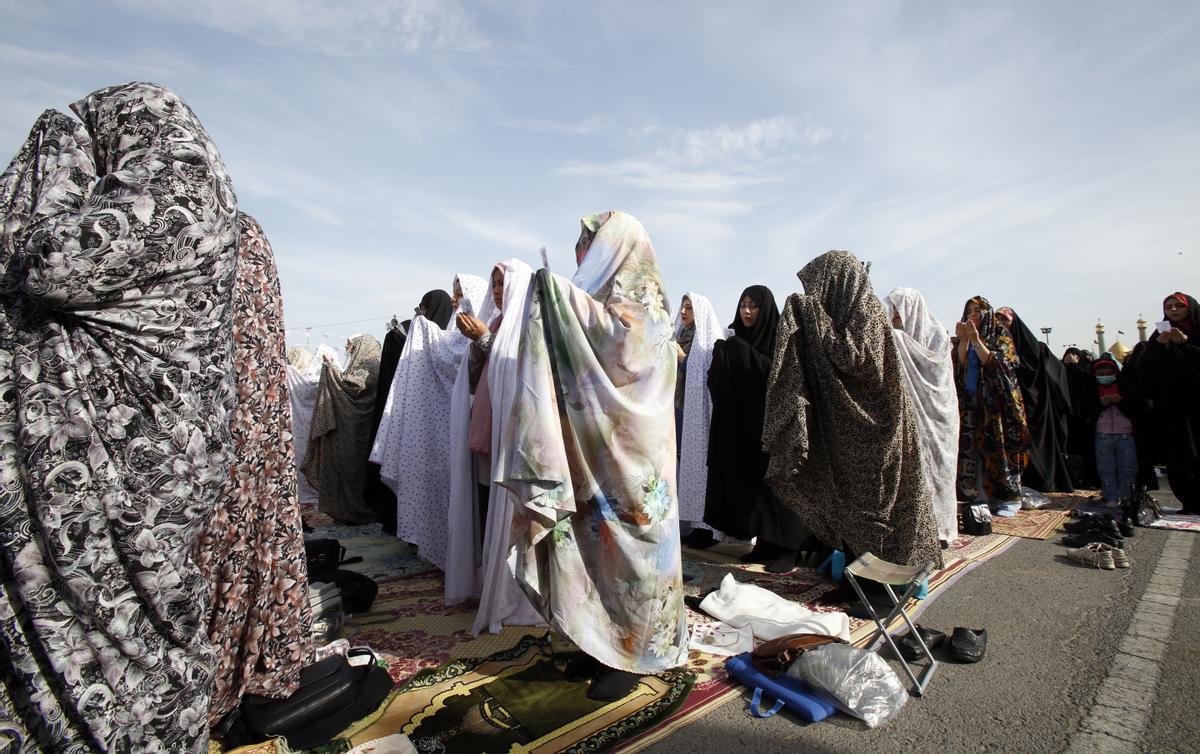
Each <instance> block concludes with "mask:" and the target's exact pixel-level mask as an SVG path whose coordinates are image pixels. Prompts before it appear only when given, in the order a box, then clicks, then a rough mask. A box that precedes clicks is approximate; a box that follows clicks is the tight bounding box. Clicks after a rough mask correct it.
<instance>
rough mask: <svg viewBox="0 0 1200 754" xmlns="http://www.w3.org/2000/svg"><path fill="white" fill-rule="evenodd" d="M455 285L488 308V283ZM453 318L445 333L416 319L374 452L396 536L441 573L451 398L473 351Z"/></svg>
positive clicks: (463, 278) (474, 279)
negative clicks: (391, 497) (390, 495)
mask: <svg viewBox="0 0 1200 754" xmlns="http://www.w3.org/2000/svg"><path fill="white" fill-rule="evenodd" d="M455 279H456V280H458V283H459V286H460V287H461V288H462V290H463V295H464V298H469V299H470V300H471V303H472V305H474V306H477V307H480V308H482V306H483V297H484V294H485V293H486V291H487V283H486V282H484V280H483V278H481V277H478V276H476V275H464V274H460V275H457V276H456V277H455ZM476 311H479V309H476ZM454 320H455V317H453V316H452V317H451V318H450V322H449V324H448V325H447V327H446V329H444V330H443V329H440V328H439V327H438V326H437V324H436V323H434V322H431V321H429V320H428V319H426V318H425V317H423V316H421V315H417V316H416V317H415V318H413V321H412V324H411V325H410V326H409V333H408V341H407V343H406V344H405V346H404V353H403V354H401V356H400V361H399V362H397V364H396V374H395V376H394V377H393V378H392V385H391V388H390V390H389V391H388V397H387V403H386V404H385V405H384V410H383V416H382V418H381V419H380V422H379V432H378V433H377V434H376V435H375V444H374V446H373V447H372V448H371V462H372V463H377V464H379V471H380V477H381V478H382V479H383V482H384V484H386V485H387V486H388V487H389V488H391V490H392V492H394V493H396V521H397V524H396V534H397V536H399V537H400V538H401V539H403V540H404V541H405V542H410V543H412V544H414V545H416V546H417V553H418V554H419V555H420V556H421V558H422V559H424V560H425V561H426V562H428V563H432V564H433V565H435V566H437V567H438V568H441V569H442V570H443V571H444V570H445V569H446V548H447V541H448V532H447V528H446V527H447V515H446V507H447V505H448V503H449V501H450V425H451V409H452V403H453V402H452V395H453V390H454V383H455V380H456V379H457V378H458V372H459V367H460V366H461V365H462V363H463V361H464V360H465V357H466V353H467V348H468V346H469V345H470V341H469V340H467V339H466V338H465V337H464V336H463V335H462V333H460V332H459V331H458V328H457V327H456V326H455V324H454Z"/></svg>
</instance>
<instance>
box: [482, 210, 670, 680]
mask: <svg viewBox="0 0 1200 754" xmlns="http://www.w3.org/2000/svg"><path fill="white" fill-rule="evenodd" d="M582 224H583V230H582V232H581V234H580V238H579V242H578V244H577V245H576V248H575V258H576V261H577V262H578V263H579V269H578V270H577V271H576V273H575V276H574V278H572V280H570V281H568V280H566V279H564V278H561V277H558V276H556V275H552V274H551V273H550V272H549V271H548V270H544V269H543V270H541V271H539V272H538V274H537V278H536V283H535V290H534V293H533V294H532V301H531V303H530V312H529V317H528V319H527V320H526V321H525V323H524V331H523V336H522V340H521V345H520V360H519V363H520V374H519V376H518V382H517V384H518V385H519V386H520V387H519V389H518V391H517V393H516V398H515V401H514V404H513V422H514V424H513V428H512V430H513V433H512V442H511V445H509V446H508V451H507V452H508V453H509V456H508V457H507V458H501V459H498V461H499V462H502V463H503V464H504V466H503V467H502V468H504V475H503V477H502V478H503V484H504V485H505V486H506V487H508V488H509V489H510V490H512V491H513V494H514V496H515V501H514V510H515V514H514V516H513V529H512V531H513V543H514V547H515V553H514V560H513V561H512V562H513V564H514V568H515V571H516V577H517V580H518V582H519V583H520V584H521V586H522V588H523V589H524V590H525V593H526V594H527V595H528V596H529V598H530V600H532V601H533V603H534V604H535V605H536V606H537V608H538V609H539V611H540V612H541V614H542V615H543V616H544V617H545V619H546V621H547V622H548V623H549V624H550V625H551V626H552V627H554V628H555V629H556V630H557V631H559V632H561V633H562V634H564V635H566V636H567V637H569V638H570V639H571V640H572V641H574V642H575V644H576V645H577V646H578V647H579V648H580V649H581V650H582V651H583V652H584V653H585V654H584V655H581V656H580V657H579V658H577V662H576V663H574V668H573V669H572V672H580V673H582V672H583V669H584V667H586V663H587V661H588V658H590V660H591V661H593V662H594V663H596V666H595V667H594V669H593V670H592V672H595V673H597V674H598V675H597V676H596V678H595V680H594V681H593V683H592V686H591V689H590V690H589V692H588V695H589V696H590V697H591V698H593V699H602V700H608V701H612V700H615V699H619V698H622V697H624V696H626V695H627V694H628V693H629V692H630V691H631V690H632V689H633V687H634V686H635V685H636V684H637V681H638V677H639V675H641V674H647V673H657V672H659V671H662V670H666V669H668V668H673V667H677V666H679V665H680V664H682V663H684V662H686V661H687V618H686V613H685V611H684V607H683V589H682V587H683V585H682V562H681V560H680V545H679V520H678V517H677V516H678V511H677V507H676V496H675V433H674V432H673V431H672V413H673V405H672V396H673V394H674V391H675V371H676V362H677V359H676V351H675V344H674V343H673V342H672V340H671V319H670V316H669V315H668V314H667V299H666V293H665V291H664V290H663V283H662V278H661V277H660V275H659V272H658V260H657V259H656V258H655V255H654V248H653V247H652V246H651V244H650V238H649V236H648V235H647V234H646V231H645V229H644V228H643V227H642V224H641V223H639V222H638V221H637V220H636V219H634V218H633V217H630V216H629V215H627V214H625V213H623V212H605V213H602V214H599V215H593V216H591V217H588V218H585V219H584V220H583V223H582Z"/></svg>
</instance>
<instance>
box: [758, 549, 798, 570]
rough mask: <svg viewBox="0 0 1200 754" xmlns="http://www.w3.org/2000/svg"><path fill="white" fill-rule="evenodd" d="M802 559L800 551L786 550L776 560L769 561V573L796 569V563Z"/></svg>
mask: <svg viewBox="0 0 1200 754" xmlns="http://www.w3.org/2000/svg"><path fill="white" fill-rule="evenodd" d="M799 560H800V553H798V552H785V553H783V554H782V555H780V556H779V557H778V558H776V559H775V560H772V561H771V562H770V563H767V568H766V570H767V573H790V572H791V571H794V570H796V563H797V562H798V561H799Z"/></svg>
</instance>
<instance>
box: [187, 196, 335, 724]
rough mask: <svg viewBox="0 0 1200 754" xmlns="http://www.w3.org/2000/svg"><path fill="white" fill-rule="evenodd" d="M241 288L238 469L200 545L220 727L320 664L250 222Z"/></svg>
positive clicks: (278, 337)
mask: <svg viewBox="0 0 1200 754" xmlns="http://www.w3.org/2000/svg"><path fill="white" fill-rule="evenodd" d="M239 220H240V226H241V241H240V243H239V244H238V267H237V276H236V277H235V278H234V288H233V311H234V314H233V344H234V354H233V367H234V376H235V379H236V381H237V403H236V405H235V406H234V409H233V415H232V419H231V421H230V428H229V429H230V434H231V436H232V440H233V454H234V465H233V468H232V469H231V471H230V474H229V479H228V480H227V481H226V482H225V488H224V490H222V492H221V497H220V499H219V500H218V501H217V506H216V509H215V510H214V511H213V515H212V517H211V518H209V520H208V526H207V527H205V530H204V534H203V535H202V536H201V537H200V544H199V548H198V552H197V557H196V563H197V565H199V567H200V570H201V572H202V573H204V575H205V578H206V579H207V581H208V583H209V587H210V589H212V592H213V605H212V612H211V615H210V618H209V622H208V635H209V638H210V639H211V640H212V644H213V646H214V648H215V649H216V653H217V656H216V668H215V672H214V685H213V696H212V702H211V704H210V706H209V718H210V722H212V723H214V724H215V723H216V722H217V721H218V720H220V719H221V718H222V717H223V716H224V715H225V714H226V713H228V712H229V711H230V710H232V709H233V708H234V707H236V706H237V704H238V702H239V701H240V700H241V698H242V695H243V694H258V695H260V696H272V697H284V696H287V695H289V694H291V693H292V692H293V691H295V690H296V686H297V683H298V682H299V678H300V670H301V669H302V668H303V667H304V666H305V665H307V664H308V663H309V661H310V660H311V657H312V636H311V633H312V632H311V628H312V612H311V609H310V607H309V603H308V570H307V562H306V560H305V555H304V532H303V528H302V525H301V522H300V506H299V504H298V502H297V500H296V466H295V459H294V458H293V456H292V418H291V411H290V407H289V405H288V390H287V361H286V359H285V355H284V348H285V343H284V332H283V299H282V297H281V296H280V292H279V276H278V274H277V273H276V269H275V256H274V254H273V253H272V251H271V244H270V243H269V242H268V241H267V238H266V236H265V235H263V231H262V228H261V227H260V226H259V224H258V222H257V221H255V220H254V218H252V217H250V216H248V215H245V214H243V215H240V217H239Z"/></svg>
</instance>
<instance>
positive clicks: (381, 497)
mask: <svg viewBox="0 0 1200 754" xmlns="http://www.w3.org/2000/svg"><path fill="white" fill-rule="evenodd" d="M393 322H395V320H393ZM411 322H412V320H407V321H405V322H404V323H403V324H402V325H400V326H399V327H395V326H393V327H391V328H390V329H389V330H388V333H387V335H385V336H383V351H382V352H381V353H380V356H379V382H378V383H377V384H376V386H375V387H376V390H375V415H374V417H372V419H371V444H372V445H374V444H375V435H376V434H377V433H378V432H379V422H380V421H381V420H382V419H383V410H384V407H385V406H386V405H387V399H388V392H389V391H391V389H392V379H393V378H394V377H395V376H396V365H397V364H398V363H400V354H401V353H403V351H404V343H405V341H406V340H407V337H406V336H405V334H404V333H405V332H407V331H408V325H409V324H410V323H411ZM379 474H380V470H379V464H377V463H371V462H370V461H368V462H367V479H366V483H365V487H364V491H363V496H364V497H365V498H366V502H367V506H368V507H369V508H371V510H373V511H375V517H376V518H378V519H379V523H380V524H382V525H383V530H384V532H386V533H388V534H395V533H396V493H394V492H392V490H391V489H390V488H389V487H388V486H387V485H386V484H384V483H383V480H382V479H381V478H380V476H379Z"/></svg>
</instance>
